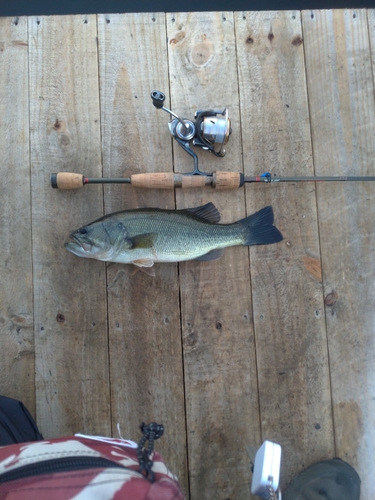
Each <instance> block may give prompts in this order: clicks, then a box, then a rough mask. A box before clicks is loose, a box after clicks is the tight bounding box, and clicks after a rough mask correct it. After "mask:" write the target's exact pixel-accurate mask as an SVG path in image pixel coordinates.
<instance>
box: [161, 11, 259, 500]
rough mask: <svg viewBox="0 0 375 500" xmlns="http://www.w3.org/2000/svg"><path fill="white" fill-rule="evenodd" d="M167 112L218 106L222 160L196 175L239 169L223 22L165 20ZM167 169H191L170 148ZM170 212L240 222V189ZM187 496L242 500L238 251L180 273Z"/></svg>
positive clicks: (245, 341)
mask: <svg viewBox="0 0 375 500" xmlns="http://www.w3.org/2000/svg"><path fill="white" fill-rule="evenodd" d="M167 30H168V47H169V68H170V85H171V104H172V110H174V111H175V112H176V113H177V114H179V115H181V116H183V117H187V118H190V119H192V118H193V116H194V111H195V110H197V109H207V108H213V107H216V108H220V107H228V108H229V111H230V117H231V120H232V127H233V134H232V137H231V138H230V142H229V144H228V147H227V148H226V149H227V156H226V157H225V158H223V159H218V158H216V157H214V156H213V155H211V154H209V153H207V152H203V151H201V152H199V159H200V167H201V169H202V170H204V171H208V172H212V171H215V170H236V171H238V170H240V171H241V170H242V164H241V139H240V137H241V136H240V120H239V102H238V82H237V69H236V49H235V43H234V42H235V41H234V21H233V14H232V13H229V12H223V13H207V12H205V13H203V12H202V13H191V14H183V13H178V14H177V13H176V14H167ZM174 164H175V170H176V171H179V172H188V171H191V170H192V167H193V162H192V160H191V158H190V157H189V156H188V155H187V154H186V152H184V151H183V150H182V149H181V148H180V147H179V146H178V145H177V144H175V145H174ZM176 200H177V206H178V208H187V207H192V206H199V205H201V204H203V203H206V202H208V201H212V202H214V203H215V205H216V206H217V208H218V209H219V211H220V213H221V215H222V220H223V221H224V222H231V221H235V220H238V219H240V218H241V217H244V216H245V200H244V191H243V190H240V189H239V190H237V191H217V192H215V191H214V190H212V189H211V188H206V189H205V190H204V189H202V190H199V189H198V190H192V191H184V192H181V191H179V192H177V193H176ZM180 280H181V308H182V335H183V347H184V369H185V387H186V394H187V399H186V411H187V431H188V450H189V471H190V491H191V498H193V499H198V498H199V499H201V498H229V497H230V498H241V499H244V498H249V497H250V488H249V483H250V475H251V474H250V463H249V459H248V457H247V454H246V450H245V445H251V444H259V442H260V434H259V412H258V395H257V381H256V365H255V352H254V332H253V328H252V314H251V311H252V305H251V292H250V276H249V260H248V251H247V248H243V247H241V248H240V247H235V248H230V249H227V250H226V252H225V256H224V257H223V258H222V259H220V260H218V261H216V262H206V263H199V262H187V263H183V264H181V265H180Z"/></svg>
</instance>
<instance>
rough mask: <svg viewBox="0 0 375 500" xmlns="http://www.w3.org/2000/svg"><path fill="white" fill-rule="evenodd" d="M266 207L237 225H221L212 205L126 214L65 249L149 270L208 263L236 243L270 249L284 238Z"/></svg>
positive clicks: (78, 236) (104, 221)
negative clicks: (169, 264)
mask: <svg viewBox="0 0 375 500" xmlns="http://www.w3.org/2000/svg"><path fill="white" fill-rule="evenodd" d="M273 220H274V217H273V210H272V207H271V206H268V207H265V208H263V209H262V210H260V211H259V212H256V213H255V214H253V215H250V216H249V217H246V218H244V219H241V220H239V221H237V222H234V223H232V224H218V222H219V221H220V214H219V212H218V210H217V208H216V207H215V205H214V204H213V203H207V205H203V206H201V207H198V208H192V209H185V210H162V209H157V208H139V209H135V210H124V211H121V212H116V213H113V214H109V215H105V216H104V217H102V218H100V219H98V220H96V221H94V222H92V223H91V224H88V225H87V226H83V227H81V228H80V229H77V231H74V232H73V233H72V234H71V235H70V241H68V242H67V243H65V247H66V248H67V250H69V251H70V252H72V253H74V254H75V255H78V256H79V257H87V258H89V259H97V260H102V261H110V262H118V263H123V264H134V265H135V266H138V267H141V268H142V267H144V268H150V267H152V266H153V265H154V262H182V261H186V260H200V261H209V260H216V259H218V258H220V257H221V256H222V255H223V253H224V248H226V247H230V246H234V245H267V244H270V243H276V242H278V241H281V240H282V239H283V237H282V235H281V233H280V231H279V230H278V229H277V228H276V227H275V226H274V225H273Z"/></svg>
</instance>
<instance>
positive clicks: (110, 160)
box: [98, 13, 188, 492]
mask: <svg viewBox="0 0 375 500" xmlns="http://www.w3.org/2000/svg"><path fill="white" fill-rule="evenodd" d="M98 26H99V47H100V90H101V114H102V131H103V168H104V174H105V175H106V176H115V177H121V176H122V175H125V176H127V175H130V174H134V173H140V172H156V171H172V151H171V139H170V134H169V130H168V126H167V123H168V116H167V115H166V113H164V111H159V110H156V108H154V107H153V105H152V100H151V98H150V94H151V91H152V90H154V89H159V90H162V91H163V92H165V94H166V96H167V101H169V92H168V89H169V83H168V67H167V63H168V61H167V46H166V33H165V16H164V14H160V13H159V14H154V15H153V14H132V15H100V16H98ZM166 105H168V102H167V103H166ZM144 206H148V207H160V208H174V206H175V204H174V192H173V191H157V190H156V191H155V190H151V191H150V190H142V189H138V190H137V189H135V188H133V187H131V186H128V185H125V186H122V187H121V186H118V185H117V186H112V187H108V189H107V190H106V192H105V207H106V212H113V211H116V210H120V209H127V208H136V207H144ZM155 272H156V277H155V278H152V277H150V276H147V275H145V274H144V273H142V272H137V273H136V274H135V275H134V267H133V266H126V265H117V264H111V265H110V266H108V306H109V340H110V344H109V346H110V347H109V348H110V359H111V391H112V402H113V405H112V412H113V425H114V426H115V425H116V424H117V423H119V424H120V428H121V432H122V434H123V435H124V436H127V437H132V438H133V439H138V438H139V436H140V434H139V428H138V427H139V425H140V424H141V423H142V421H157V422H160V423H163V424H164V426H165V434H164V436H163V438H162V439H161V440H160V441H158V443H157V444H156V448H157V449H158V451H160V452H161V453H162V455H163V457H164V459H165V460H166V462H167V464H168V466H169V467H170V468H171V470H173V472H174V473H176V474H177V475H178V477H179V480H180V483H181V485H182V486H183V488H184V490H185V492H188V484H187V457H186V432H185V409H184V387H183V371H182V353H181V334H180V308H179V288H178V274H177V265H176V264H164V265H161V264H159V265H156V266H155Z"/></svg>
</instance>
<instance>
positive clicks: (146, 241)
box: [129, 233, 157, 250]
mask: <svg viewBox="0 0 375 500" xmlns="http://www.w3.org/2000/svg"><path fill="white" fill-rule="evenodd" d="M156 237H157V234H156V233H145V234H137V236H133V237H132V238H129V241H130V242H131V248H132V250H133V249H136V248H152V247H153V245H154V241H155V239H156Z"/></svg>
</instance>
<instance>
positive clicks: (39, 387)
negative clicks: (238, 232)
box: [0, 10, 375, 500]
mask: <svg viewBox="0 0 375 500" xmlns="http://www.w3.org/2000/svg"><path fill="white" fill-rule="evenodd" d="M374 71H375V10H367V11H366V10H352V11H351V10H345V11H344V10H343V11H305V12H299V11H294V12H292V11H291V12H235V13H233V12H220V13H190V14H182V13H176V14H166V15H165V14H164V13H150V14H121V15H113V14H110V15H98V16H95V15H90V16H84V15H82V16H67V17H30V18H17V19H11V18H2V19H0V171H1V184H0V207H1V208H0V221H1V223H0V238H1V245H2V258H1V261H0V276H1V280H0V301H1V302H0V352H1V357H0V392H1V393H2V394H4V395H7V396H10V397H13V398H19V399H21V400H22V401H23V402H24V403H25V404H26V406H27V407H28V408H29V409H30V411H31V412H32V413H33V414H34V415H35V416H36V420H37V423H38V425H39V427H40V429H41V431H42V433H43V435H44V436H45V437H46V438H51V437H56V436H63V435H70V434H72V433H75V432H84V433H88V434H90V433H91V434H101V435H114V436H117V435H118V430H117V425H118V424H119V426H120V429H121V434H122V435H123V436H125V437H127V438H130V439H134V440H138V438H139V430H138V426H139V424H140V423H141V422H142V421H146V422H147V421H153V420H155V421H158V422H162V423H163V424H164V425H165V428H166V431H165V435H164V437H163V438H162V439H161V440H160V441H158V442H157V449H158V450H159V451H161V453H162V454H163V456H164V458H165V460H166V462H167V463H168V465H169V467H170V468H171V469H172V470H173V471H174V472H176V473H177V474H178V476H179V478H180V481H181V484H182V486H183V488H184V490H185V492H186V496H187V497H188V496H189V495H190V498H191V499H192V500H201V499H214V498H215V499H222V500H224V499H230V500H235V499H248V498H250V493H249V484H250V478H251V474H250V463H249V458H248V456H247V454H246V450H245V447H246V446H247V445H260V443H261V442H262V441H263V440H264V439H270V440H274V441H276V442H278V443H280V444H281V445H282V450H283V456H282V481H281V482H282V485H283V487H285V486H286V485H287V484H288V483H289V481H290V480H291V479H292V477H293V476H294V475H295V474H297V473H298V472H299V471H301V470H302V469H304V468H306V467H307V466H308V465H310V464H311V463H313V462H314V461H317V460H320V459H325V458H329V457H333V456H339V457H341V458H343V459H344V460H346V461H348V462H349V463H351V464H352V465H353V466H354V467H355V468H356V469H357V471H358V472H359V474H360V476H361V479H362V496H361V498H362V499H363V500H365V499H370V498H375V483H374V479H373V467H374V457H375V375H374V370H375V226H374V218H375V183H322V184H319V185H315V184H313V183H306V184H279V185H262V186H258V185H257V186H253V185H248V186H246V188H241V189H239V190H237V191H215V190H213V189H211V188H206V189H202V190H195V191H184V192H182V191H176V193H174V192H173V191H151V190H150V191H146V190H136V189H134V188H132V187H130V186H126V185H125V186H119V185H112V186H111V187H106V188H105V189H102V187H100V186H86V187H85V188H84V189H81V190H77V191H58V190H53V189H52V188H51V187H50V183H49V178H50V174H51V173H52V172H56V171H76V172H81V173H84V174H85V175H88V176H102V175H103V176H117V177H119V176H123V175H127V174H129V173H138V172H144V171H148V172H157V171H165V170H169V171H171V170H173V168H174V169H175V170H176V171H180V172H187V171H189V170H191V168H192V162H191V159H190V158H189V157H188V155H187V154H186V153H185V152H183V151H182V150H181V148H179V147H178V145H177V144H176V143H174V144H173V147H172V141H171V138H170V134H169V131H168V127H167V121H168V117H167V115H166V114H165V113H164V112H162V111H157V110H156V109H155V108H153V106H152V102H151V99H150V97H149V96H150V92H151V91H152V90H153V89H155V88H156V89H159V90H162V91H163V92H165V93H166V95H167V105H168V106H170V107H171V108H172V109H173V110H174V111H175V112H177V113H179V114H181V115H184V116H186V117H193V113H194V111H195V110H196V109H199V108H207V107H220V106H223V107H224V106H226V107H228V108H229V112H230V117H231V120H232V128H233V134H232V136H231V138H230V142H229V144H228V147H227V155H226V157H225V158H223V159H217V158H215V157H214V156H213V155H210V154H208V153H205V152H202V154H199V157H200V167H201V168H202V170H206V171H211V172H212V171H214V170H233V171H238V170H240V171H243V172H245V174H246V175H257V174H260V173H262V172H264V171H265V170H267V171H271V172H275V173H277V174H278V175H280V176H285V175H314V173H315V174H316V175H366V174H367V175H374V172H375V104H374V76H375V74H374ZM208 201H213V202H214V203H215V204H216V206H217V207H218V209H219V211H220V212H221V214H222V220H223V221H224V222H229V221H234V220H237V219H239V218H241V217H243V216H244V215H245V214H250V213H252V212H254V211H255V210H258V209H260V208H262V207H263V206H265V205H267V204H272V206H273V208H274V212H275V216H276V225H277V226H278V227H279V228H280V229H281V231H282V232H283V235H284V241H283V242H281V243H279V244H277V245H271V246H268V247H252V248H251V249H250V251H249V250H248V248H245V247H235V248H230V249H227V250H226V252H225V257H224V258H222V259H221V260H219V261H216V262H211V263H198V262H193V263H191V262H190V263H184V264H181V265H176V264H170V265H168V264H163V265H157V267H156V278H151V277H150V276H147V275H145V274H143V273H140V272H138V273H136V274H135V275H133V269H132V268H131V266H119V265H114V264H110V265H106V264H104V263H102V262H98V261H90V260H86V259H79V258H78V257H75V256H74V255H71V254H70V253H68V252H67V251H66V250H65V249H64V247H63V243H64V241H65V239H66V238H67V236H68V234H69V233H70V232H71V230H73V229H76V228H77V227H79V226H81V225H84V224H85V223H87V222H91V221H92V220H94V219H95V218H97V217H99V216H101V215H102V214H103V213H110V212H112V211H116V210H120V209H126V208H133V207H143V206H157V207H162V208H163V207H169V208H173V207H178V208H183V207H192V206H198V205H201V204H203V203H206V202H208Z"/></svg>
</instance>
